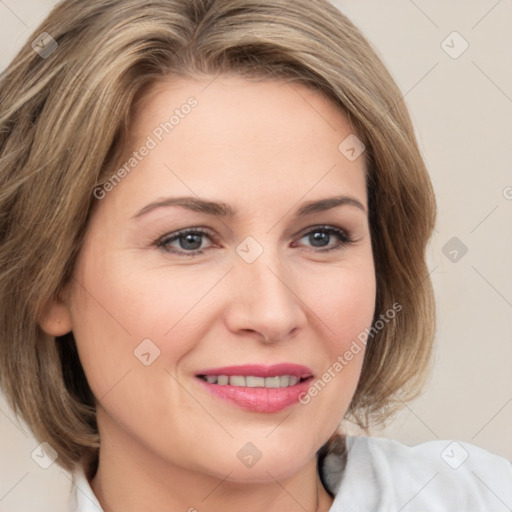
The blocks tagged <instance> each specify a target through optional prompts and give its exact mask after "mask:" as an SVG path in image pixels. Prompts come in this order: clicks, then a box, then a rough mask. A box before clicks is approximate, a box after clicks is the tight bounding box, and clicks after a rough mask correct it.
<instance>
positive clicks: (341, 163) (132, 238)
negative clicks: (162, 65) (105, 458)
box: [68, 76, 375, 482]
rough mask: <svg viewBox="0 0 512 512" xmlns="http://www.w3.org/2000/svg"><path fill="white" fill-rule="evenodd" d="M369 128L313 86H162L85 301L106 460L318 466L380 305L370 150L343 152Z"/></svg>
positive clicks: (110, 217) (98, 227) (104, 212)
mask: <svg viewBox="0 0 512 512" xmlns="http://www.w3.org/2000/svg"><path fill="white" fill-rule="evenodd" d="M191 98H193V99H191ZM171 116H174V117H171ZM166 123H167V124H166ZM352 133H353V130H352V129H351V128H350V126H349V124H348V122H347V120H346V118H345V117H344V116H343V115H342V114H341V113H340V111H339V110H337V109H336V107H335V105H334V104H332V103H331V102H330V101H329V100H327V99H325V98H324V97H323V96H321V95H320V94H319V93H315V92H313V91H311V90H310V89H308V88H306V87H305V86H303V85H297V84H294V85H287V84H285V83H284V82H277V81H276V82H270V81H260V82H249V81H246V80H244V79H242V78H239V77H234V76H223V77H218V78H216V79H215V80H213V79H211V80H209V81H192V80H185V79H173V80H172V82H168V83H160V84H158V85H157V86H156V87H155V86H154V87H153V88H152V89H151V91H148V94H146V95H145V97H144V101H143V102H142V103H140V104H139V107H138V108H137V110H136V112H135V116H134V119H133V125H132V131H131V132H130V137H131V139H130V143H129V145H128V146H129V147H128V149H127V150H126V153H125V155H124V159H123V162H122V163H121V165H120V166H119V167H118V168H121V167H122V166H123V165H124V164H125V163H126V166H125V167H124V170H125V172H124V173H123V172H122V171H121V172H119V173H117V174H116V178H113V180H112V184H111V185H110V186H107V187H106V188H103V189H101V190H100V189H97V190H96V192H95V194H96V195H97V197H102V199H100V200H98V203H97V205H96V209H95V210H94V212H93V215H92V218H91V220H90V224H89V227H88V231H87V234H86V238H85V241H84V246H83V248H82V250H81V253H80V255H79V258H78V261H77V264H76V267H75V273H74V279H73V280H72V281H71V284H72V286H71V288H70V289H69V295H68V297H69V302H68V304H69V312H70V321H71V327H72V330H73V333H74V336H75V338H76V342H77V346H78V350H79V355H80V359H81V361H82V365H83V367H84V370H85V373H86V376H87V379H88V381H89V384H90V387H91V389H92V391H93V393H94V395H95V397H96V399H97V402H98V408H97V413H98V424H99V428H100V435H101V438H102V450H103V452H102V453H103V454H106V453H111V454H115V453H116V451H117V452H118V453H119V454H120V453H123V454H124V455H123V457H125V458H126V457H128V458H129V457H133V458H134V459H135V458H136V459H137V461H138V463H143V464H147V465H148V466H147V467H154V468H156V467H165V466H173V467H178V468H183V469H189V470H193V471H199V472H201V473H204V474H209V475H214V476H218V477H220V478H225V477H226V475H228V474H229V478H228V479H230V480H233V481H249V480H250V481H254V482H256V481H261V482H263V481H268V480H270V479H271V477H270V476H269V475H272V478H275V479H277V480H281V479H283V478H286V477H288V476H290V475H293V474H294V473H295V472H297V471H298V470H299V469H300V468H301V467H304V466H305V464H307V463H308V462H311V460H312V459H313V458H314V457H315V452H316V451H317V450H318V449H319V447H320V446H321V445H322V444H323V443H324V442H325V441H326V440H327V439H328V437H329V436H330V435H331V434H332V433H333V432H334V430H335V429H336V427H337V425H338V423H339V422H340V421H341V419H342V417H343V415H344V413H345V411H346V410H347V408H348V406H349V403H350V401H351V398H352V396H353V393H354V391H355V388H356V385H357V382H358V378H359V375H360V370H361V365H362V361H363V355H364V349H363V348H362V347H361V344H359V345H357V347H358V351H356V350H355V348H354V347H355V345H354V344H353V341H354V340H355V339H356V338H357V335H358V334H359V333H361V332H362V331H364V329H365V328H366V327H369V326H370V324H371V321H372V318H373V313H374V301H375V275H374V265H373V258H372V250H371V240H370V232H369V225H368V215H367V212H368V205H367V195H366V186H365V165H364V160H363V158H364V155H363V156H360V157H359V158H355V159H354V156H355V155H354V151H351V149H350V147H348V148H347V147H346V146H347V144H348V145H349V146H350V142H351V141H352V140H353V139H348V141H346V142H345V143H344V144H343V145H342V149H341V150H340V149H339V146H340V143H342V141H344V140H345V139H346V137H348V136H349V135H351V134H352ZM143 148H145V149H143ZM358 149H359V148H357V147H356V148H355V150H358ZM342 150H343V151H342ZM134 152H135V153H134ZM356 155H357V153H356ZM347 156H348V157H350V158H348V157H347ZM116 171H117V168H116V169H114V171H113V173H112V174H115V172H116ZM185 197H186V198H187V200H185V199H180V198H185ZM339 197H341V198H344V199H342V200H341V201H339V204H338V205H335V203H334V202H330V200H331V199H332V198H339ZM326 200H327V201H326ZM318 201H320V202H319V203H317V205H316V206H314V204H315V203H316V202H318ZM307 205H309V206H307ZM312 205H313V206H312ZM182 230H186V232H183V233H181V234H180V231H182ZM187 233H188V234H187ZM351 347H352V348H351ZM347 351H349V352H351V353H352V358H351V359H350V360H348V358H347V357H345V354H346V352H347ZM342 359H343V361H344V363H343V364H341V363H340V361H341V360H342ZM336 362H338V363H340V364H338V365H336ZM276 365H277V366H276ZM340 365H341V369H340ZM326 372H327V373H326ZM327 374H328V375H327ZM325 375H327V376H325ZM297 381H298V382H297ZM317 381H319V382H320V383H318V382H317ZM226 382H227V384H226ZM315 382H317V393H316V394H315V393H314V392H313V393H307V394H306V392H307V390H308V388H309V387H310V386H311V385H313V384H314V383H315ZM276 386H280V387H276ZM318 390H320V391H318ZM313 395H314V396H313ZM127 454H128V455H127ZM142 461H144V462H142ZM150 464H152V465H150Z"/></svg>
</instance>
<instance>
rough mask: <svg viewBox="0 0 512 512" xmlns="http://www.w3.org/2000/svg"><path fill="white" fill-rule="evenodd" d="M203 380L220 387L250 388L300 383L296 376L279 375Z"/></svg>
mask: <svg viewBox="0 0 512 512" xmlns="http://www.w3.org/2000/svg"><path fill="white" fill-rule="evenodd" d="M202 378H203V380H206V382H209V383H210V384H218V385H220V386H226V385H228V384H229V385H230V386H236V387H248V388H287V387H290V386H295V384H297V383H298V382H299V378H298V377H296V376H295V375H277V376H275V377H254V376H247V377H245V376H243V375H233V376H231V377H229V376H227V375H206V376H204V377H202Z"/></svg>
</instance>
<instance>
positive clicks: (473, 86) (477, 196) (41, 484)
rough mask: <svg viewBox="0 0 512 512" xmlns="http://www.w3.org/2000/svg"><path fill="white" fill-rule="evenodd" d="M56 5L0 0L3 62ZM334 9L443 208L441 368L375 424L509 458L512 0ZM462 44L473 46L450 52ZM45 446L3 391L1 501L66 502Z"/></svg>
mask: <svg viewBox="0 0 512 512" xmlns="http://www.w3.org/2000/svg"><path fill="white" fill-rule="evenodd" d="M54 3H55V2H53V1H51V0H37V1H36V0H32V1H30V0H0V42H1V47H0V48H1V50H0V69H4V68H5V67H6V65H7V64H8V62H9V61H10V60H11V59H12V58H13V57H14V54H15V52H16V51H17V50H18V49H19V47H20V46H21V44H22V43H23V42H24V41H25V39H27V38H29V36H31V34H32V32H33V31H34V30H35V29H36V28H37V25H38V24H39V22H40V21H41V20H42V19H43V17H44V16H45V15H46V13H47V12H48V11H49V10H50V8H51V6H52V5H53V4H54ZM337 5H339V6H340V7H341V10H342V11H343V12H345V13H346V14H347V15H348V16H349V17H350V18H351V19H352V20H353V21H354V22H355V23H356V25H358V26H359V27H360V28H361V29H362V30H363V32H364V33H365V34H366V36H367V37H368V38H369V40H370V41H371V42H372V43H373V44H374V46H375V47H376V48H377V51H378V52H379V54H380V55H381V57H382V58H383V60H384V62H385V63H386V64H387V65H388V67H389V68H390V70H391V72H392V74H393V75H394V77H395V79H396V81H397V82H398V85H399V86H400V88H401V90H402V91H403V93H404V95H405V101H406V102H407V104H408V105H409V108H410V110H411V114H412V117H413V120H414V122H415V126H416V131H417V135H418V138H419V141H420V145H421V148H422V151H423V154H424V157H425V159H426V162H427V165H428V167H429V170H430V173H431V176H432V180H433V183H434V188H435V190H436V194H437V198H438V206H439V217H438V222H437V226H436V233H435V236H434V238H433V241H432V244H431V247H430V250H429V262H430V270H431V276H432V279H433V282H434V286H435V290H436V296H437V304H438V329H437V337H436V354H435V370H434V372H433V374H432V375H431V377H430V380H429V383H428V385H427V386H426V388H425V391H424V393H423V395H422V396H421V397H420V398H419V399H417V400H416V401H414V402H412V403H410V404H408V405H407V406H406V407H405V408H404V410H403V412H402V413H400V414H399V415H398V416H397V418H396V419H395V420H394V422H393V423H392V424H391V425H390V426H389V427H388V428H387V429H385V430H383V431H380V432H375V433H374V434H375V435H379V436H385V437H390V438H393V439H397V440H399V441H401V442H404V443H407V444H416V443H419V442H422V441H428V440H431V439H446V440H449V439H457V440H463V441H468V442H471V443H473V444H476V445H478V446H481V447H483V448H485V449H487V450H489V451H492V452H494V453H497V454H500V455H502V456H504V457H507V458H508V459H511V460H512V435H511V432H512V428H511V427H512V375H511V361H512V343H511V339H512V320H511V319H512V270H511V269H512V236H511V234H512V229H511V228H512V222H511V219H512V172H511V169H512V166H511V145H512V138H511V137H512V66H511V65H510V62H511V55H512V30H510V19H512V2H511V1H510V0H500V1H495V0H471V1H462V0H461V1H449V2H447V1H446V0H435V1H428V2H427V1H426V0H415V1H414V2H413V1H412V0H393V1H381V0H357V1H356V0H346V1H339V2H337ZM454 31H456V32H458V33H459V34H460V36H461V37H462V38H463V39H461V37H460V36H458V35H450V34H452V32H454ZM447 36H449V37H448V39H446V38H447ZM444 40H446V41H445V43H444V44H443V43H442V42H443V41H444ZM464 40H465V41H467V43H468V44H469V46H468V48H467V50H466V51H465V52H464V53H462V54H461V55H460V56H458V57H457V58H453V56H454V55H455V54H456V53H458V52H460V50H461V49H463V47H464V44H465V43H464ZM443 47H444V48H445V49H447V50H448V51H449V52H451V53H452V56H450V55H448V54H447V53H446V52H445V50H444V49H443ZM452 237H457V238H458V239H459V240H460V241H461V242H462V243H463V244H464V245H465V246H466V247H467V249H468V251H467V253H466V254H465V255H464V256H463V257H462V258H460V254H461V253H460V252H459V253H458V254H457V257H459V258H460V259H459V260H458V261H457V262H452V261H451V260H450V259H449V258H448V257H447V256H445V254H444V253H443V247H445V244H446V243H447V242H448V241H449V240H450V239H451V238H452ZM451 250H452V248H451V247H450V246H449V247H448V249H445V252H446V253H449V251H451ZM448 256H450V255H449V254H448ZM453 256H454V253H452V255H451V257H453ZM37 444H38V443H37V442H36V441H35V440H34V439H33V438H32V437H31V436H30V434H29V433H28V430H27V428H26V427H25V426H20V425H19V424H17V423H16V420H15V419H14V416H13V414H12V412H11V411H10V410H9V409H8V408H7V406H6V405H5V402H4V401H3V400H0V461H1V462H0V511H2V512H19V511H20V510H23V511H27V512H28V511H36V510H37V511H38V512H46V511H48V512H50V511H51V512H61V511H63V510H64V508H63V507H64V503H65V499H66V493H67V491H68V487H69V476H68V475H67V474H65V473H64V472H63V471H61V470H60V469H59V468H58V467H57V465H56V464H54V465H52V466H51V467H49V468H48V469H46V470H43V469H41V468H40V467H39V466H38V465H36V464H35V462H34V461H33V460H32V459H31V457H30V454H31V452H32V451H33V450H34V449H35V447H36V446H37ZM447 444H448V443H447Z"/></svg>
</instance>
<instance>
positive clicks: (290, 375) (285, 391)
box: [196, 363, 313, 413]
mask: <svg viewBox="0 0 512 512" xmlns="http://www.w3.org/2000/svg"><path fill="white" fill-rule="evenodd" d="M196 378H197V379H198V381H199V383H200V384H201V385H202V386H203V388H204V389H206V391H208V392H209V393H210V394H211V395H213V396H214V397H216V398H220V399H222V400H224V401H226V402H230V403H231V404H232V405H235V406H236V407H238V408H242V409H244V410H246V411H253V412H265V413H273V412H278V411H281V410H283V409H285V408H287V407H290V406H292V405H296V404H297V403H298V402H299V396H300V395H301V393H303V392H305V391H307V389H308V387H309V385H310V381H312V380H313V373H312V371H311V370H310V369H309V368H307V367H305V366H302V365H296V364H291V363H281V364H276V365H272V366H264V365H243V366H228V367H223V368H212V369H207V370H202V371H200V372H198V373H197V374H196Z"/></svg>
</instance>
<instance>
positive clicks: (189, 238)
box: [180, 233, 202, 250]
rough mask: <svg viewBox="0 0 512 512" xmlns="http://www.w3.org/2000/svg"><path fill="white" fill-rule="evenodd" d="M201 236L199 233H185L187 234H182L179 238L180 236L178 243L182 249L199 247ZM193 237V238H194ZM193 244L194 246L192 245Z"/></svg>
mask: <svg viewBox="0 0 512 512" xmlns="http://www.w3.org/2000/svg"><path fill="white" fill-rule="evenodd" d="M201 236H202V235H199V234H190V233H189V234H187V235H183V236H182V237H181V238H180V245H181V248H182V249H192V250H194V249H199V247H201ZM194 238H195V240H194ZM183 239H185V244H183V243H181V241H182V240H183ZM189 244H192V245H193V247H191V246H190V245H189ZM194 244H195V246H194Z"/></svg>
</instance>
